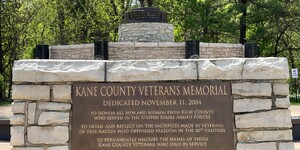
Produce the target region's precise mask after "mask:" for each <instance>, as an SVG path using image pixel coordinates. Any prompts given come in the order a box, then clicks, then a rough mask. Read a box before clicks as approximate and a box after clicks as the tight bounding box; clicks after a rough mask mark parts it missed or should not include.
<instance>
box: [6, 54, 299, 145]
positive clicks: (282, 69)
mask: <svg viewBox="0 0 300 150" xmlns="http://www.w3.org/2000/svg"><path fill="white" fill-rule="evenodd" d="M288 78H289V71H288V62H287V59H285V58H258V59H243V58H230V59H199V60H132V61H89V60H86V61H75V60H58V61H55V60H51V61H46V60H21V61H17V62H15V66H14V69H13V82H14V85H13V95H12V98H13V99H14V104H13V108H12V111H13V113H14V115H13V116H12V117H11V122H12V125H13V126H12V128H11V133H12V137H11V145H12V146H13V147H14V148H13V150H27V149H30V150H56V149H59V150H71V149H72V148H71V144H70V143H71V141H72V139H71V137H70V136H69V135H70V132H71V125H70V120H71V116H72V114H71V109H72V107H71V106H72V99H71V94H72V93H71V86H72V84H73V83H78V82H144V81H147V82H156V81H161V82H164V81H171V80H172V81H193V82H197V81H205V82H209V81H212V82H214V81H216V80H217V81H219V82H223V81H226V82H230V83H231V86H232V91H231V92H232V101H233V105H234V108H233V112H232V113H233V114H234V120H235V121H234V131H233V132H234V135H235V139H234V140H233V142H234V144H235V145H236V148H235V149H236V150H259V149H266V150H294V145H293V143H292V130H291V127H292V123H291V114H290V113H291V112H290V110H289V109H288V108H289V107H290V102H289V98H288V92H289V91H288V83H287V79H288ZM24 91H26V92H24Z"/></svg>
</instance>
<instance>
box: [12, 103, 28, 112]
mask: <svg viewBox="0 0 300 150" xmlns="http://www.w3.org/2000/svg"><path fill="white" fill-rule="evenodd" d="M11 111H12V112H13V113H14V114H24V113H25V102H20V103H19V102H18V103H17V102H13V104H12V107H11Z"/></svg>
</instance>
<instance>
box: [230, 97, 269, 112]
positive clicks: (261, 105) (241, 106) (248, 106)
mask: <svg viewBox="0 0 300 150" xmlns="http://www.w3.org/2000/svg"><path fill="white" fill-rule="evenodd" d="M271 108H272V100H271V99H257V98H253V99H240V100H234V101H233V110H234V112H236V113H237V112H253V111H257V110H270V109H271Z"/></svg>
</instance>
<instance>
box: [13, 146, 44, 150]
mask: <svg viewBox="0 0 300 150" xmlns="http://www.w3.org/2000/svg"><path fill="white" fill-rule="evenodd" d="M11 150H44V147H14V148H12V149H11Z"/></svg>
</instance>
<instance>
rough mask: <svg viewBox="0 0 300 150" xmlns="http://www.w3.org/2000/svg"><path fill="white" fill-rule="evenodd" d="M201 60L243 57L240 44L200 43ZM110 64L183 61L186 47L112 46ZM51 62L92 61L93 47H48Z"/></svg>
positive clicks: (166, 44)
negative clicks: (165, 60) (133, 61)
mask: <svg viewBox="0 0 300 150" xmlns="http://www.w3.org/2000/svg"><path fill="white" fill-rule="evenodd" d="M199 46H200V54H199V56H200V58H230V57H237V58H243V57H244V46H243V45H241V44H219V43H200V45H199ZM108 57H109V60H140V59H184V58H185V43H175V42H150V43H148V42H111V43H109V44H108ZM50 59H64V60H65V59H70V60H79V59H83V60H93V59H94V45H93V44H82V45H64V46H51V48H50Z"/></svg>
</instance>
